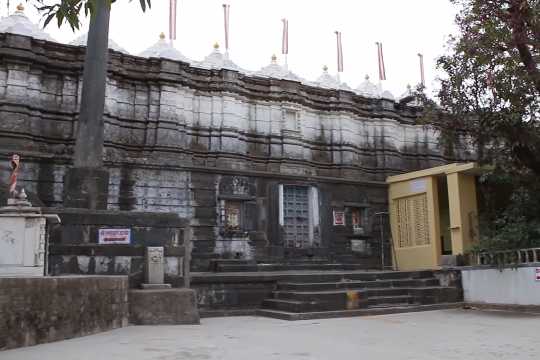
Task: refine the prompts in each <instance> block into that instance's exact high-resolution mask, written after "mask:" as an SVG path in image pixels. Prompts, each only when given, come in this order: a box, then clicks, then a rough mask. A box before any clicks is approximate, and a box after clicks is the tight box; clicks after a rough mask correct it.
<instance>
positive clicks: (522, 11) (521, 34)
mask: <svg viewBox="0 0 540 360" xmlns="http://www.w3.org/2000/svg"><path fill="white" fill-rule="evenodd" d="M527 9H528V4H527V1H526V0H511V6H510V8H509V9H508V12H509V13H510V15H511V16H510V24H509V25H510V28H511V29H512V41H513V42H514V45H515V46H516V48H517V50H518V51H519V56H520V58H521V62H522V63H523V65H525V69H526V71H527V73H528V75H529V77H530V78H531V80H532V82H533V84H534V87H535V88H536V91H538V93H540V70H538V66H537V64H536V60H535V59H534V57H533V56H532V54H531V51H530V50H529V46H528V45H527V44H528V43H529V42H530V41H529V39H528V38H527V28H526V25H525V18H526V11H527Z"/></svg>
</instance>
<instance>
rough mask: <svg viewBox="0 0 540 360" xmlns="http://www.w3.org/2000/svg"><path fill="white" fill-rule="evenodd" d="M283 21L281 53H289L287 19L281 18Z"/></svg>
mask: <svg viewBox="0 0 540 360" xmlns="http://www.w3.org/2000/svg"><path fill="white" fill-rule="evenodd" d="M281 21H283V38H282V40H281V53H282V54H283V55H287V54H288V53H289V20H287V19H281Z"/></svg>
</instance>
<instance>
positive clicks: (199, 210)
mask: <svg viewBox="0 0 540 360" xmlns="http://www.w3.org/2000/svg"><path fill="white" fill-rule="evenodd" d="M191 179H192V192H193V199H194V202H193V207H194V214H195V216H194V217H195V218H196V222H195V225H194V248H193V257H192V268H193V269H194V270H195V271H204V270H208V269H209V263H210V260H211V259H220V258H221V259H235V258H236V259H246V260H255V261H259V262H268V261H279V262H283V261H307V260H310V259H316V258H318V259H324V260H327V261H329V262H342V263H361V264H364V265H365V268H377V267H380V260H379V259H380V241H381V238H380V227H379V224H380V223H379V218H378V217H376V216H375V214H376V213H378V212H382V211H385V210H386V209H387V202H388V200H387V188H386V186H385V185H383V184H380V183H376V182H371V183H370V182H353V181H343V180H337V179H336V180H334V179H325V181H321V180H320V179H306V178H305V177H301V176H283V175H277V174H276V175H266V176H262V175H261V176H258V177H255V176H241V175H238V176H232V175H228V174H213V173H195V172H193V173H192V177H191ZM234 179H241V180H242V181H244V182H245V183H246V184H245V186H246V193H245V194H243V195H233V194H231V189H230V187H231V183H232V181H235V180H234ZM283 184H286V185H300V186H309V187H314V188H316V189H317V190H318V194H319V202H320V206H319V218H320V232H321V234H320V237H321V245H320V246H319V247H317V248H310V249H295V248H290V247H286V246H285V244H284V235H283V229H282V227H281V226H280V224H279V186H280V185H283ZM220 199H242V200H243V201H244V202H245V206H248V207H249V208H248V209H246V210H245V211H246V214H247V215H248V218H247V219H246V222H247V223H246V224H245V225H244V229H245V233H244V234H240V235H238V234H232V235H231V234H227V233H226V232H223V228H222V227H221V226H220V224H219V223H218V215H217V212H218V211H217V210H216V207H219V201H220ZM357 207H362V208H364V209H365V210H366V212H365V218H366V219H367V220H366V224H365V227H364V233H363V234H362V235H358V234H355V233H354V232H353V227H352V221H351V209H352V208H357ZM334 210H338V211H345V213H346V226H334V225H333V211H334ZM384 226H385V229H384V231H385V233H386V234H387V235H388V234H389V229H388V228H387V227H388V226H387V223H386V222H385V223H384ZM235 235H236V236H235ZM385 239H386V241H387V240H388V239H387V238H385ZM242 240H245V241H247V242H248V244H249V247H246V248H240V249H236V250H235V249H234V246H232V248H233V249H232V250H231V246H228V243H233V242H239V241H242ZM351 240H362V241H365V242H366V251H363V252H357V251H353V250H352V248H351Z"/></svg>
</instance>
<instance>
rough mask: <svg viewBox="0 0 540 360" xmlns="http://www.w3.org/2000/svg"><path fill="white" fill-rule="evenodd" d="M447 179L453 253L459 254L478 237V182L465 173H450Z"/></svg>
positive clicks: (468, 247)
mask: <svg viewBox="0 0 540 360" xmlns="http://www.w3.org/2000/svg"><path fill="white" fill-rule="evenodd" d="M447 179H448V200H449V207H450V229H451V233H452V254H453V255H459V254H463V253H465V252H466V251H467V250H469V249H470V247H471V244H472V243H473V242H474V241H476V240H477V239H478V210H477V202H476V183H475V178H474V176H472V175H466V174H463V173H451V174H448V176H447Z"/></svg>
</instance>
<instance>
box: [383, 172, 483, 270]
mask: <svg viewBox="0 0 540 360" xmlns="http://www.w3.org/2000/svg"><path fill="white" fill-rule="evenodd" d="M479 173H480V169H479V168H478V166H477V165H476V164H475V163H467V164H449V165H444V166H438V167H434V168H430V169H426V170H421V171H415V172H411V173H407V174H402V175H396V176H390V177H388V178H387V180H386V182H387V183H388V184H389V212H390V226H391V229H392V239H393V241H392V243H393V251H394V254H393V255H394V256H393V259H394V267H395V268H396V269H398V270H415V269H435V268H439V267H440V266H441V258H442V256H443V255H460V254H463V253H464V252H466V251H467V250H468V249H469V248H470V246H471V244H472V243H473V242H474V241H476V240H477V239H478V209H477V199H476V182H475V177H476V176H477V175H478V174H479Z"/></svg>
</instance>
